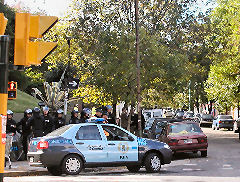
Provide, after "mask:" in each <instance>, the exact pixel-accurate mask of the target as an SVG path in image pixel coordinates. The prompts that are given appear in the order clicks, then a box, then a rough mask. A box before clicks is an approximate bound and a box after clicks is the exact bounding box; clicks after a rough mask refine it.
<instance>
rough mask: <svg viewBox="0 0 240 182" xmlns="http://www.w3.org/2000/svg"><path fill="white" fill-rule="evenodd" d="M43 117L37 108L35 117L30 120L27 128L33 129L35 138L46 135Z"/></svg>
mask: <svg viewBox="0 0 240 182" xmlns="http://www.w3.org/2000/svg"><path fill="white" fill-rule="evenodd" d="M44 122H45V121H44V119H43V117H41V116H40V109H39V108H38V107H35V108H34V109H33V116H32V117H31V118H30V119H29V120H28V123H27V127H32V131H33V137H34V138H36V137H42V136H43V135H44V128H45V123H44Z"/></svg>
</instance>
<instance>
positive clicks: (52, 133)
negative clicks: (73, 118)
mask: <svg viewBox="0 0 240 182" xmlns="http://www.w3.org/2000/svg"><path fill="white" fill-rule="evenodd" d="M71 127H72V126H71V125H66V126H63V127H61V128H58V129H56V130H54V131H53V132H51V133H48V134H47V135H46V136H47V137H48V136H60V135H62V134H63V133H64V132H65V131H67V130H68V129H69V128H71Z"/></svg>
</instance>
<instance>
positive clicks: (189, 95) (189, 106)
mask: <svg viewBox="0 0 240 182" xmlns="http://www.w3.org/2000/svg"><path fill="white" fill-rule="evenodd" d="M188 97H189V98H188V99H189V104H188V111H191V80H189V82H188Z"/></svg>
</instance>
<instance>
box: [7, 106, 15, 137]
mask: <svg viewBox="0 0 240 182" xmlns="http://www.w3.org/2000/svg"><path fill="white" fill-rule="evenodd" d="M16 131H17V123H16V121H15V120H13V112H12V111H11V110H8V111H7V126H6V133H14V134H16Z"/></svg>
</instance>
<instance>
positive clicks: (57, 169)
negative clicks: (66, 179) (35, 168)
mask: <svg viewBox="0 0 240 182" xmlns="http://www.w3.org/2000/svg"><path fill="white" fill-rule="evenodd" d="M47 169H48V172H49V173H50V174H52V175H54V176H61V175H62V169H61V167H60V166H54V167H47Z"/></svg>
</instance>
